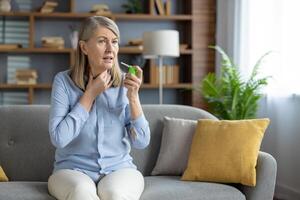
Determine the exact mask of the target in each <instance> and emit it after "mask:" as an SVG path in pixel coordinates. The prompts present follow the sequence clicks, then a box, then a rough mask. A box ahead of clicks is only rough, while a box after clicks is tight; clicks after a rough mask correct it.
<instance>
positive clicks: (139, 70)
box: [133, 65, 143, 80]
mask: <svg viewBox="0 0 300 200" xmlns="http://www.w3.org/2000/svg"><path fill="white" fill-rule="evenodd" d="M133 67H134V68H135V69H136V71H137V73H136V76H137V77H138V78H139V79H140V80H142V78H143V70H142V69H141V68H140V67H139V66H137V65H134V66H133Z"/></svg>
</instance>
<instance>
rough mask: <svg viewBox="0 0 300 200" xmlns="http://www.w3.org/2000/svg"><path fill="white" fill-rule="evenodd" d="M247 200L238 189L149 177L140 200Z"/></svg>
mask: <svg viewBox="0 0 300 200" xmlns="http://www.w3.org/2000/svg"><path fill="white" fill-rule="evenodd" d="M153 199H163V200H183V199H188V200H217V199H222V200H245V199H246V198H245V196H244V194H243V193H242V192H240V191H239V190H238V189H237V188H235V187H233V186H229V185H224V184H217V183H207V182H201V183H200V182H189V181H181V180H180V177H179V176H147V177H145V190H144V192H143V194H142V196H141V198H140V200H153Z"/></svg>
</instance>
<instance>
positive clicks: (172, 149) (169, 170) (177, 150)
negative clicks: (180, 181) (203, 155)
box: [151, 117, 197, 175]
mask: <svg viewBox="0 0 300 200" xmlns="http://www.w3.org/2000/svg"><path fill="white" fill-rule="evenodd" d="M196 125H197V120H187V119H178V118H170V117H165V118H164V128H163V133H162V139H161V145H160V152H159V155H158V158H157V161H156V165H155V167H154V169H153V171H152V172H151V175H182V174H183V172H184V170H185V169H186V165H187V161H188V157H189V152H190V147H191V144H192V138H193V135H194V132H195V129H196Z"/></svg>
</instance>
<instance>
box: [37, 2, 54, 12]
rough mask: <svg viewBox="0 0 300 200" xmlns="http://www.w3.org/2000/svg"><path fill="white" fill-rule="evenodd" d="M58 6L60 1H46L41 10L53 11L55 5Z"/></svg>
mask: <svg viewBox="0 0 300 200" xmlns="http://www.w3.org/2000/svg"><path fill="white" fill-rule="evenodd" d="M57 6H58V3H57V2H56V1H44V3H43V5H42V7H41V9H40V12H41V13H52V12H53V11H54V9H55V7H57Z"/></svg>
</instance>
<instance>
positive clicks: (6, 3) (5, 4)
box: [0, 0, 11, 12]
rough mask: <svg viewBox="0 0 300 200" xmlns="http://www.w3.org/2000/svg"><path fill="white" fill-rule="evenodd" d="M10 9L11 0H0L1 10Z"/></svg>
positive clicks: (7, 10)
mask: <svg viewBox="0 0 300 200" xmlns="http://www.w3.org/2000/svg"><path fill="white" fill-rule="evenodd" d="M10 10H11V5H10V0H0V12H9V11H10Z"/></svg>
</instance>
